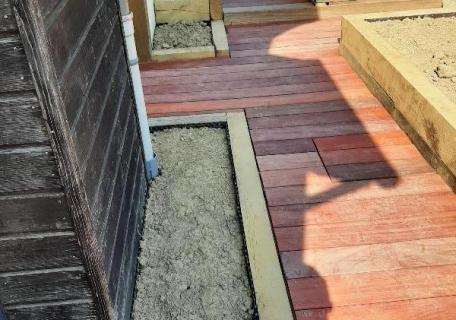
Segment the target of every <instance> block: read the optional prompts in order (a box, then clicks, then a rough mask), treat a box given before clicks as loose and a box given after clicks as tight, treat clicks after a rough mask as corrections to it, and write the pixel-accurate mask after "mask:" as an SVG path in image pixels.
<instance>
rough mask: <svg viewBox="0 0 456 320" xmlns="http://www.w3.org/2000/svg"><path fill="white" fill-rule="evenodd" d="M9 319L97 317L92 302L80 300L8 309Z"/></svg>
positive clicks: (77, 319)
mask: <svg viewBox="0 0 456 320" xmlns="http://www.w3.org/2000/svg"><path fill="white" fill-rule="evenodd" d="M8 317H9V318H8V319H9V320H35V319H46V320H61V319H65V320H96V319H98V317H97V314H96V310H95V308H94V307H93V303H91V302H90V301H85V302H82V303H81V300H75V301H72V303H63V304H54V305H38V306H34V305H31V306H28V307H26V308H21V309H8Z"/></svg>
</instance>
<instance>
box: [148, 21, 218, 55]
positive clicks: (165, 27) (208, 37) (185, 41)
mask: <svg viewBox="0 0 456 320" xmlns="http://www.w3.org/2000/svg"><path fill="white" fill-rule="evenodd" d="M211 44H212V31H211V27H210V26H209V25H208V24H207V23H206V22H192V23H184V22H179V23H172V24H162V25H157V27H156V28H155V33H154V49H170V48H188V47H202V46H209V45H211Z"/></svg>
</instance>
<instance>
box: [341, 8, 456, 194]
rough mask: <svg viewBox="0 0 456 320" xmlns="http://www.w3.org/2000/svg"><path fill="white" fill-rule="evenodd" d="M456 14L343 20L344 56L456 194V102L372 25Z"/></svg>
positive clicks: (380, 15) (421, 13)
mask: <svg viewBox="0 0 456 320" xmlns="http://www.w3.org/2000/svg"><path fill="white" fill-rule="evenodd" d="M448 15H450V16H456V12H454V11H451V10H446V9H437V10H416V11H408V12H396V13H389V14H388V13H377V14H366V15H357V16H356V15H355V16H353V15H351V16H346V17H344V18H343V19H342V40H341V45H340V52H341V54H342V55H343V56H344V57H345V58H346V60H347V61H348V63H349V64H350V65H351V66H352V67H353V69H355V71H356V72H357V73H358V74H359V75H360V76H361V78H362V79H363V80H364V82H365V83H366V85H367V86H368V87H369V89H370V90H371V91H372V92H373V93H374V95H375V96H376V97H377V98H378V99H379V100H380V101H381V102H382V103H383V104H384V105H385V107H386V108H387V109H388V110H389V111H390V113H391V114H392V116H393V117H394V119H395V120H396V121H397V122H398V123H399V125H401V127H402V128H403V129H404V131H406V132H407V133H408V134H409V135H410V137H411V138H412V140H413V141H414V143H415V144H416V145H417V147H418V148H419V150H420V151H421V153H422V154H423V156H424V157H425V158H426V160H428V162H430V164H431V165H432V166H433V167H434V168H435V169H436V171H437V172H438V173H439V174H440V175H441V176H442V177H443V178H444V179H445V180H446V181H447V183H448V184H449V185H450V186H451V187H452V188H453V190H456V178H455V177H456V147H455V146H456V103H453V102H452V101H451V100H450V99H449V98H448V97H447V96H446V95H445V94H444V93H443V92H441V91H440V90H439V89H438V88H437V87H436V86H434V85H433V84H432V83H431V82H430V81H429V80H428V79H427V77H426V76H425V74H424V73H423V72H421V70H419V69H418V68H417V67H416V66H415V65H414V64H413V63H411V62H410V61H409V60H408V59H407V57H404V56H402V55H401V54H400V53H399V52H398V51H397V50H396V49H394V48H393V47H392V46H391V45H390V44H389V43H388V42H387V41H386V40H385V39H384V38H382V37H381V36H380V35H379V34H378V33H377V32H376V31H375V29H374V27H373V26H372V25H371V24H370V22H369V21H372V20H384V19H387V20H388V19H395V18H396V19H398V18H405V17H414V16H435V17H438V16H448Z"/></svg>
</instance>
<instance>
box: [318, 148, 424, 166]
mask: <svg viewBox="0 0 456 320" xmlns="http://www.w3.org/2000/svg"><path fill="white" fill-rule="evenodd" d="M320 156H321V159H322V160H323V163H324V164H325V166H336V165H340V164H350V163H367V162H376V161H392V160H402V159H410V160H413V161H415V160H416V161H419V160H421V159H423V158H422V156H421V154H420V153H419V152H418V150H417V149H416V147H415V146H414V145H412V144H405V145H399V146H396V145H390V146H382V145H380V146H376V147H372V148H356V149H345V150H334V151H323V152H320Z"/></svg>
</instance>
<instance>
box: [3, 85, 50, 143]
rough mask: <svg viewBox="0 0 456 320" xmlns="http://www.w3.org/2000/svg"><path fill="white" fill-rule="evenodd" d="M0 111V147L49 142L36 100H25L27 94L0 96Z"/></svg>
mask: <svg viewBox="0 0 456 320" xmlns="http://www.w3.org/2000/svg"><path fill="white" fill-rule="evenodd" d="M24 95H25V97H24ZM33 97H34V95H33ZM0 110H1V112H0V127H1V128H2V134H1V135H0V145H3V146H7V145H19V144H33V143H46V142H48V141H49V138H48V136H47V130H46V127H45V122H44V119H43V115H42V112H41V108H40V106H39V104H38V102H37V101H36V98H35V99H27V94H24V93H20V94H4V95H0Z"/></svg>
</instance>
